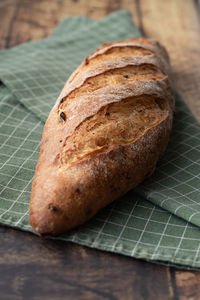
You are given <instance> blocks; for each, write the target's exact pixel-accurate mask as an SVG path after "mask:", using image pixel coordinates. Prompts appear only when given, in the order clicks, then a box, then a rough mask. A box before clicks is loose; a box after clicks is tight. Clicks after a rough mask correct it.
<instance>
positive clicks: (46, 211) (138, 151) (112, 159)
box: [29, 38, 174, 236]
mask: <svg viewBox="0 0 200 300" xmlns="http://www.w3.org/2000/svg"><path fill="white" fill-rule="evenodd" d="M66 63H67V62H66ZM173 110H174V98H173V94H172V89H171V87H170V79H169V58H168V55H167V53H166V50H165V49H164V48H163V47H162V46H161V45H160V44H159V43H158V42H156V41H154V40H150V39H144V38H137V39H130V40H127V41H120V42H116V43H106V44H103V45H102V46H101V47H100V48H98V49H97V50H96V51H95V52H94V53H93V54H91V55H90V56H89V57H86V58H85V60H84V61H83V63H82V64H81V65H80V66H79V67H78V69H77V70H76V71H75V72H74V73H73V74H72V75H71V77H70V78H69V80H68V81H67V82H66V84H65V86H64V88H63V90H62V92H61V94H60V96H59V98H58V100H57V101H56V104H55V106H54V107H53V109H52V110H51V112H50V115H49V117H48V120H47V121H46V124H45V127H44V132H43V137H42V141H41V146H40V156H39V161H38V164H37V167H36V172H35V176H34V181H33V185H32V194H31V202H30V211H29V214H30V223H31V225H32V227H33V228H34V229H35V230H36V231H37V232H38V233H39V234H41V235H44V236H45V235H57V234H60V233H63V232H65V231H67V230H70V229H72V228H74V227H76V226H78V225H80V224H82V223H84V222H85V221H87V220H88V219H90V218H92V216H94V215H95V214H96V213H97V212H98V211H99V210H100V209H102V208H103V207H105V206H106V205H108V204H109V203H111V202H112V201H113V200H115V199H117V198H118V197H120V196H122V195H123V194H125V193H126V192H127V191H129V190H130V189H132V188H134V187H135V186H136V185H138V184H139V183H141V182H142V181H143V180H144V179H145V178H146V177H148V176H150V175H151V174H152V173H153V171H154V169H155V166H156V163H157V161H158V159H159V158H160V156H161V155H162V154H163V152H164V150H165V148H166V146H167V143H168V139H169V134H170V131H171V127H172V118H173Z"/></svg>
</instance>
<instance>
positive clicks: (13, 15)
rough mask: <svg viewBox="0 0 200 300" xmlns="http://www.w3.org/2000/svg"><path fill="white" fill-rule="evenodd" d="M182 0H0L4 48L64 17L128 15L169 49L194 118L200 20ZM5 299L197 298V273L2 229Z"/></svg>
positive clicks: (0, 271)
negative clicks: (119, 12)
mask: <svg viewBox="0 0 200 300" xmlns="http://www.w3.org/2000/svg"><path fill="white" fill-rule="evenodd" d="M195 5H196V4H195V1H192V0H185V1H184V5H183V3H182V1H180V0H169V1H160V0H151V1H148V0H117V1H113V0H101V1H99V0H93V1H88V0H55V1H49V0H34V1H33V0H30V1H27V0H1V2H0V25H1V26H0V48H5V47H11V46H13V45H16V44H20V43H22V42H26V41H28V40H32V39H38V38H43V37H45V36H47V35H48V34H49V33H50V32H51V31H52V30H53V29H54V28H55V26H56V25H57V23H58V22H59V21H60V20H61V19H62V18H63V17H64V16H65V15H72V16H76V15H87V16H89V17H91V18H94V19H99V18H101V17H103V16H104V15H106V14H107V13H109V12H112V11H114V10H117V9H119V8H125V9H129V10H130V11H131V13H132V15H133V17H134V21H135V23H136V25H137V26H139V27H140V29H141V30H142V31H143V32H144V34H145V35H147V36H149V37H154V38H157V39H159V40H160V41H161V42H162V43H163V44H164V45H165V46H166V47H167V49H168V50H169V52H170V56H171V60H172V67H173V69H174V75H175V76H174V81H175V85H176V87H177V88H178V90H179V91H180V93H181V94H182V96H183V97H184V99H185V101H186V102H187V103H188V104H189V105H190V107H191V109H192V110H193V112H194V113H195V114H196V116H197V118H199V117H200V113H199V112H200V111H199V107H200V105H199V101H198V100H199V91H200V90H199V87H200V86H199V79H200V77H199V76H200V75H199V74H200V73H199V72H200V68H199V61H200V60H199V40H200V35H199V30H200V29H199V19H198V14H197V6H195ZM0 235H1V244H0V277H1V280H0V291H1V296H0V298H2V299H50V300H51V299H63V298H64V299H134V300H135V299H136V300H137V299H156V298H157V299H162V300H165V299H181V300H185V299H194V300H196V299H199V298H200V288H199V286H200V284H199V283H200V273H197V272H184V271H177V270H175V269H173V268H166V267H163V266H159V265H154V264H150V263H147V262H144V261H141V260H135V259H132V258H127V257H124V256H120V255H113V254H110V253H106V252H101V251H97V250H94V249H89V248H86V247H81V246H77V245H74V244H71V243H64V242H55V241H49V240H48V241H47V240H42V239H40V238H38V237H35V236H33V235H31V234H28V233H23V232H19V231H16V230H12V229H8V228H5V227H0Z"/></svg>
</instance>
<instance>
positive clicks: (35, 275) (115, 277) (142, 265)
mask: <svg viewBox="0 0 200 300" xmlns="http://www.w3.org/2000/svg"><path fill="white" fill-rule="evenodd" d="M0 238H1V246H0V278H1V280H0V291H1V296H0V299H6V300H11V299H12V300H13V299H29V300H32V299H47V300H54V299H56V300H57V299H99V300H100V299H111V300H114V299H120V300H123V299H124V300H129V299H134V300H142V299H149V300H151V299H152V300H154V299H162V300H170V299H175V298H174V295H173V290H172V288H171V286H170V275H169V274H168V273H167V276H166V270H167V268H166V267H163V266H160V265H155V264H150V263H147V262H145V261H142V260H136V259H133V258H129V257H125V256H122V255H117V254H115V255H113V254H112V253H108V252H103V251H98V250H94V249H89V248H86V247H82V246H78V245H75V244H72V243H66V242H61V241H52V240H45V239H41V238H39V237H37V236H34V235H32V234H29V233H24V232H20V231H16V230H13V229H8V228H5V227H0Z"/></svg>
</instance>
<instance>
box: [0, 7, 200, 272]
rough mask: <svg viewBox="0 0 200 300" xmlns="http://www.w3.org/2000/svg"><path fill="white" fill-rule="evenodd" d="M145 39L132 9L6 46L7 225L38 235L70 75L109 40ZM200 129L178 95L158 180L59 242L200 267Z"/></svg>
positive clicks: (0, 157)
mask: <svg viewBox="0 0 200 300" xmlns="http://www.w3.org/2000/svg"><path fill="white" fill-rule="evenodd" d="M136 36H140V33H139V31H138V30H137V28H136V27H135V26H134V25H133V23H132V20H131V16H130V14H129V13H128V12H127V11H124V10H122V11H118V12H116V13H113V14H111V15H109V16H107V17H105V18H104V19H102V20H100V21H92V20H90V19H87V18H85V17H77V18H72V17H68V18H66V19H64V20H63V21H62V22H61V24H60V25H59V26H58V27H57V29H56V30H55V31H54V33H53V34H51V35H50V36H49V37H48V38H46V39H44V40H41V41H34V42H30V43H26V44H23V45H20V46H17V47H14V48H12V49H9V50H2V51H0V79H1V81H2V83H3V84H2V85H1V86H0V106H1V109H0V119H1V128H0V144H1V146H0V189H1V193H0V197H1V198H0V223H1V224H3V225H8V226H11V227H14V228H19V229H21V230H26V231H31V232H33V230H32V228H31V226H30V225H29V222H28V206H29V200H30V193H31V184H32V179H33V175H34V170H35V165H36V163H37V159H38V154H39V143H40V139H41V134H42V130H43V125H44V122H45V120H46V118H47V116H48V114H49V111H50V109H51V107H52V106H53V104H54V103H55V100H56V98H57V97H58V95H59V92H60V90H61V89H62V87H63V85H64V83H65V81H66V80H67V78H68V77H69V75H70V74H71V73H72V72H73V71H74V69H76V67H77V66H78V65H79V64H80V63H81V61H82V60H83V58H84V57H85V56H86V55H88V54H90V53H91V52H92V51H94V50H95V49H96V48H97V47H99V46H100V44H101V43H103V42H108V41H117V40H122V39H128V38H131V37H136ZM199 141H200V126H199V125H198V123H197V121H196V120H195V119H194V117H193V115H192V114H191V112H190V111H189V109H188V108H187V106H186V105H185V104H184V102H183V101H182V100H181V99H180V97H178V96H177V97H176V116H175V120H174V126H173V132H172V135H171V139H170V142H169V145H168V148H167V151H166V153H165V155H164V156H163V157H162V159H161V160H160V162H159V163H158V167H157V169H156V171H155V173H154V174H153V176H152V177H151V178H149V179H148V180H146V181H145V182H144V183H142V184H141V185H140V186H138V187H137V188H136V189H134V190H133V191H131V192H129V193H127V194H126V195H125V196H124V197H122V198H120V199H118V200H116V201H115V202H114V203H112V204H111V205H109V206H108V207H106V208H105V209H103V210H102V211H101V212H100V213H98V214H97V215H96V216H95V217H93V218H92V220H90V221H89V222H87V223H86V224H84V225H83V226H80V227H79V228H77V229H75V230H72V231H71V232H69V233H67V234H64V235H61V236H59V237H57V238H56V239H62V240H64V241H72V242H75V243H78V244H82V245H85V246H89V247H93V248H98V249H101V250H106V251H111V252H116V253H120V254H124V255H128V256H132V257H136V258H142V259H145V260H150V261H153V262H157V263H162V264H166V265H170V266H176V267H180V268H186V269H199V268H200V231H199V226H200V197H199V196H200V193H199V190H200V155H199V154H200V144H199Z"/></svg>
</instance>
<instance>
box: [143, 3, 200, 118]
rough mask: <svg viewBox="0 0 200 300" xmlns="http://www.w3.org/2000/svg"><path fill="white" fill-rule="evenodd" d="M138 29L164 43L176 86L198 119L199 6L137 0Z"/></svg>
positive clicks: (199, 105)
mask: <svg viewBox="0 0 200 300" xmlns="http://www.w3.org/2000/svg"><path fill="white" fill-rule="evenodd" d="M139 4H140V12H141V18H142V29H143V31H144V33H145V34H146V36H148V37H152V38H155V39H158V40H159V41H160V42H162V44H163V45H165V46H166V48H167V50H168V52H169V54H170V58H171V65H172V71H173V82H174V84H175V87H176V89H177V90H178V91H179V93H180V94H181V95H182V97H183V99H184V100H185V102H186V103H187V104H188V105H189V107H190V109H191V110H192V112H193V114H194V115H195V116H196V118H197V119H198V120H199V121H200V101H199V94H200V84H199V82H200V47H199V45H200V9H199V6H198V5H197V1H195V0H184V1H180V0H168V1H159V0H151V1H148V0H140V1H139Z"/></svg>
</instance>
